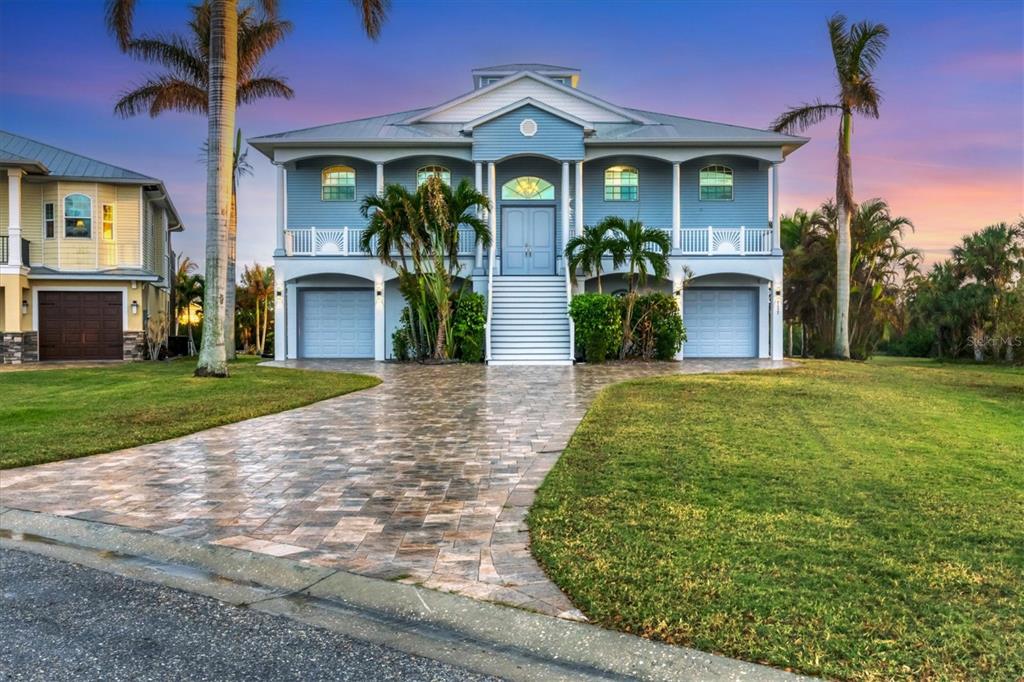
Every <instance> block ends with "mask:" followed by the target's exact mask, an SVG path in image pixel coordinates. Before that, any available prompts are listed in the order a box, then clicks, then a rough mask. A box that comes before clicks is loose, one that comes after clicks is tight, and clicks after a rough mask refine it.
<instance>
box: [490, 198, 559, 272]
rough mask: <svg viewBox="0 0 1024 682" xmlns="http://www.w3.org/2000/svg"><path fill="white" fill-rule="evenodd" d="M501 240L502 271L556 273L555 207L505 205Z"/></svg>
mask: <svg viewBox="0 0 1024 682" xmlns="http://www.w3.org/2000/svg"><path fill="white" fill-rule="evenodd" d="M501 242H502V244H501V274H503V275H553V274H555V207H554V206H504V207H502V209H501Z"/></svg>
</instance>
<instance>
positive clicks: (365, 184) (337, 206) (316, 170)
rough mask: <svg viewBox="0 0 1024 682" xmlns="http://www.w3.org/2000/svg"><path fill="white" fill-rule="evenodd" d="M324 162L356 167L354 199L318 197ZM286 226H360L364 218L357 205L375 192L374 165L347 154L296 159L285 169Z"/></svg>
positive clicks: (375, 173)
mask: <svg viewBox="0 0 1024 682" xmlns="http://www.w3.org/2000/svg"><path fill="white" fill-rule="evenodd" d="M328 166H349V167H350V168H353V169H355V171H356V197H355V201H322V200H321V199H320V174H321V172H322V171H323V169H324V168H327V167H328ZM287 178H288V227H289V228H302V227H310V226H312V225H315V226H316V227H325V228H327V227H334V228H337V227H362V226H363V225H365V224H366V219H365V218H363V216H362V215H361V214H360V213H359V205H360V204H361V203H362V201H363V198H364V197H366V196H367V195H371V194H376V193H377V167H376V165H374V164H372V163H368V162H366V161H360V160H357V159H352V158H348V157H319V158H316V159H307V160H304V161H297V162H296V164H295V168H294V169H292V168H289V169H288V174H287Z"/></svg>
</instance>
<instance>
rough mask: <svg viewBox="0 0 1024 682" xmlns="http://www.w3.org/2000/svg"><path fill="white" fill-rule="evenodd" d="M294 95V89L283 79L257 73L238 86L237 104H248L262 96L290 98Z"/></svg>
mask: <svg viewBox="0 0 1024 682" xmlns="http://www.w3.org/2000/svg"><path fill="white" fill-rule="evenodd" d="M294 96H295V91H294V90H292V89H291V87H289V86H288V84H287V83H286V82H285V79H283V78H277V77H275V76H273V75H270V74H267V75H259V76H258V77H256V78H253V79H252V80H248V81H246V82H244V83H241V84H239V86H238V103H239V104H249V103H250V102H255V101H256V100H258V99H263V98H264V97H280V98H282V99H291V98H292V97H294Z"/></svg>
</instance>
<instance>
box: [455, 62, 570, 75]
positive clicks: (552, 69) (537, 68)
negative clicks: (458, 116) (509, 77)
mask: <svg viewBox="0 0 1024 682" xmlns="http://www.w3.org/2000/svg"><path fill="white" fill-rule="evenodd" d="M519 71H534V72H536V73H573V72H578V71H579V69H577V68H576V67H574V66H555V65H554V64H497V65H495V66H478V67H476V68H475V69H473V73H495V72H503V73H518V72H519Z"/></svg>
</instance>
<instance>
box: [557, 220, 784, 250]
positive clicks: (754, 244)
mask: <svg viewBox="0 0 1024 682" xmlns="http://www.w3.org/2000/svg"><path fill="white" fill-rule="evenodd" d="M655 229H659V230H663V231H664V232H665V235H666V236H667V237H668V240H669V243H670V244H671V243H673V241H674V240H673V239H672V228H671V227H657V228H655ZM572 236H575V230H573V231H572V232H571V233H570V237H572ZM679 242H680V243H679V246H678V247H673V248H672V252H671V255H676V256H767V255H771V253H772V229H771V228H770V227H746V226H743V225H741V226H740V227H715V226H713V225H709V226H707V227H684V228H682V229H680V231H679ZM647 246H648V248H656V247H655V246H654V244H648V245H647Z"/></svg>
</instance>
